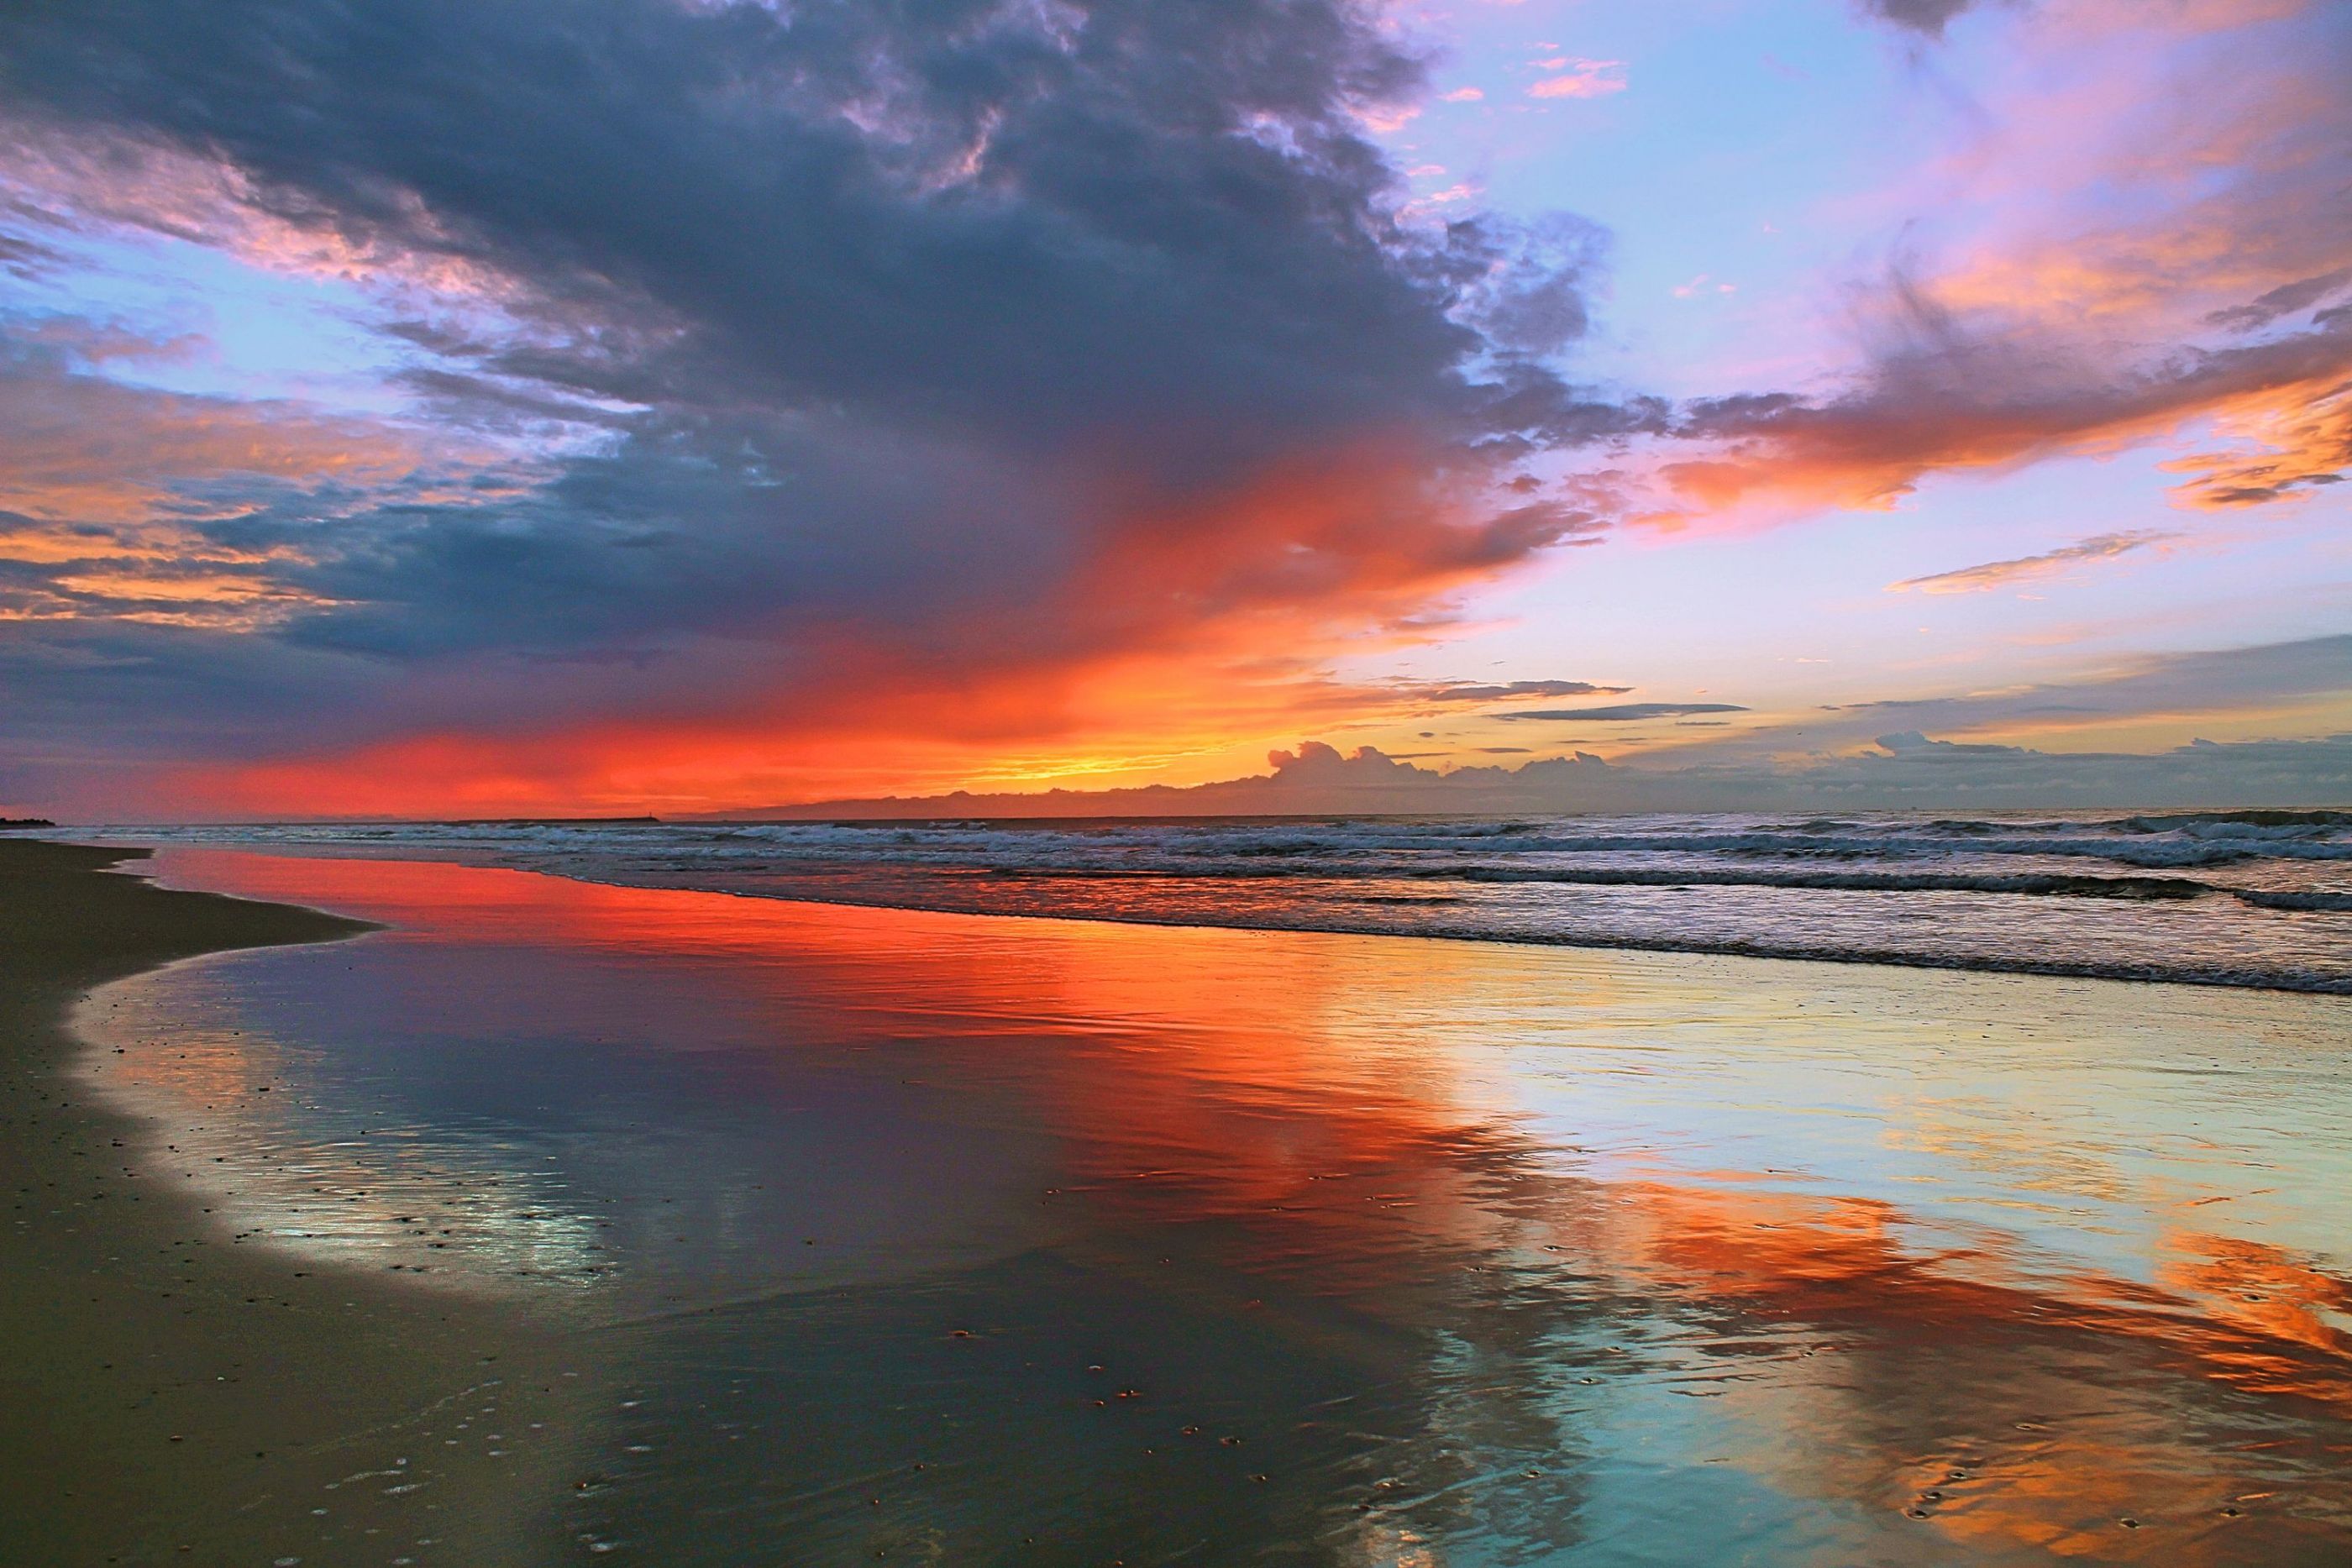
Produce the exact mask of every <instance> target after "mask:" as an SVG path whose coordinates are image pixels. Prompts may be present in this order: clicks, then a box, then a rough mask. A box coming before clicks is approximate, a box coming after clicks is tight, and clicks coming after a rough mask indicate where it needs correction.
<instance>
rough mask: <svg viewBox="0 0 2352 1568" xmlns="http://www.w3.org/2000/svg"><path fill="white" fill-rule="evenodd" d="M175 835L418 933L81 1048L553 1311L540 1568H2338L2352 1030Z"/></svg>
mask: <svg viewBox="0 0 2352 1568" xmlns="http://www.w3.org/2000/svg"><path fill="white" fill-rule="evenodd" d="M157 864H158V867H159V868H160V873H161V874H162V876H163V879H164V880H166V881H169V882H172V883H175V884H179V885H187V886H200V887H205V888H210V889H214V890H217V891H223V892H228V893H234V894H243V895H247V896H253V897H262V898H270V899H277V900H281V901H287V902H293V903H300V904H313V905H317V906H320V907H322V908H328V909H332V910H336V911H339V912H342V913H348V914H352V915H360V916H362V917H365V918H367V919H371V920H375V921H379V922H382V923H383V924H384V925H386V926H387V927H388V929H386V930H384V931H383V932H380V933H377V934H374V935H371V936H364V937H361V938H358V939H355V940H352V941H348V942H342V943H336V944H331V945H328V946H317V947H305V948H289V949H274V950H267V951H260V952H250V953H239V954H228V955H218V956H212V957H207V958H203V959H198V960H194V961H192V962H189V963H186V964H183V965H179V966H176V967H172V968H169V969H165V970H162V971H158V972H156V973H154V974H151V975H148V976H144V977H139V978H136V979H133V980H129V981H125V982H121V983H120V984H117V985H115V986H112V987H110V988H106V989H104V990H101V991H100V992H98V993H96V994H94V995H93V996H92V998H90V999H89V1001H88V1002H87V1003H85V1004H84V1005H83V1007H82V1009H81V1011H80V1014H79V1027H80V1029H81V1030H82V1032H83V1034H84V1035H85V1037H86V1038H87V1039H89V1041H90V1050H89V1059H88V1067H87V1071H88V1072H89V1075H90V1076H91V1077H92V1078H93V1079H94V1080H96V1081H97V1082H100V1084H102V1085H103V1086H104V1088H105V1090H106V1092H107V1093H108V1094H109V1095H110V1097H112V1098H113V1099H114V1100H115V1101H116V1102H117V1103H121V1104H125V1105H128V1106H130V1107H132V1108H134V1109H135V1110H137V1111H138V1112H139V1113H141V1115H142V1117H144V1118H145V1121H146V1124H147V1125H148V1126H150V1127H151V1128H152V1143H151V1145H150V1146H149V1147H148V1148H147V1149H146V1150H145V1151H143V1153H142V1158H143V1159H144V1160H145V1162H146V1163H147V1166H148V1167H149V1168H150V1169H151V1171H152V1173H153V1174H154V1175H156V1176H159V1177H165V1178H168V1179H169V1180H171V1181H172V1182H173V1183H175V1184H177V1185H178V1186H180V1187H181V1188H182V1189H183V1190H184V1191H187V1192H190V1193H192V1194H194V1195H197V1196H199V1197H201V1198H202V1202H203V1206H204V1207H207V1208H209V1209H210V1210H211V1211H212V1212H211V1216H210V1219H209V1223H212V1224H214V1225H215V1226H217V1227H218V1228H219V1229H220V1230H221V1231H222V1232H225V1233H226V1235H228V1236H231V1237H235V1238H237V1239H241V1241H242V1243H243V1244H247V1245H257V1246H264V1247H268V1248H274V1249H283V1250H284V1252H286V1253H287V1254H288V1255H289V1257H292V1258H296V1259H300V1260H307V1262H305V1263H302V1264H298V1265H297V1266H298V1267H308V1266H312V1265H315V1266H316V1267H319V1268H322V1269H340V1270H352V1271H355V1272H359V1271H363V1272H365V1273H367V1274H368V1275H370V1276H371V1277H373V1279H375V1280H377V1281H379V1282H385V1281H388V1282H389V1285H390V1288H397V1289H405V1290H413V1291H425V1292H430V1291H447V1292H463V1293H466V1294H467V1295H470V1296H474V1297H477V1298H488V1299H490V1300H494V1301H499V1302H501V1303H503V1304H504V1307H505V1309H506V1310H510V1311H511V1312H514V1313H516V1314H523V1315H528V1316H529V1317H530V1318H531V1319H532V1320H533V1321H535V1322H543V1323H552V1324H555V1325H557V1326H558V1328H559V1329H560V1330H561V1332H562V1333H563V1334H564V1335H565V1336H567V1342H568V1343H570V1344H571V1345H572V1347H573V1348H574V1349H575V1350H576V1355H577V1360H578V1362H579V1364H580V1370H581V1374H582V1375H583V1377H585V1378H586V1379H587V1380H588V1385H593V1388H594V1390H595V1394H594V1396H593V1400H591V1401H590V1403H591V1404H592V1405H593V1411H592V1413H591V1414H590V1415H589V1416H586V1417H584V1418H583V1420H582V1421H581V1422H580V1424H579V1425H578V1427H577V1429H576V1430H574V1431H572V1432H571V1433H570V1434H569V1440H570V1441H571V1442H572V1445H573V1452H574V1456H575V1460H576V1462H575V1464H574V1466H573V1469H574V1470H576V1472H577V1473H576V1475H575V1476H574V1477H573V1479H572V1481H571V1483H570V1484H569V1485H568V1486H567V1487H566V1488H565V1489H564V1490H562V1492H560V1493H558V1494H556V1495H546V1496H539V1495H533V1496H517V1497H515V1498H513V1499H512V1500H511V1503H512V1506H513V1507H514V1508H515V1509H516V1510H517V1511H523V1512H528V1513H530V1515H531V1516H532V1517H534V1518H536V1519H538V1520H539V1521H541V1523H540V1525H539V1526H537V1527H536V1529H537V1531H538V1536H537V1538H538V1539H539V1540H540V1542H541V1545H542V1547H543V1553H544V1559H543V1560H545V1561H548V1562H566V1561H572V1560H574V1559H576V1558H579V1557H580V1556H581V1555H582V1554H583V1553H593V1554H594V1555H596V1556H598V1557H600V1558H610V1559H614V1560H623V1561H628V1560H635V1561H641V1562H646V1563H664V1564H668V1563H743V1562H752V1561H759V1562H767V1561H779V1562H793V1563H830V1562H846V1561H849V1560H852V1559H856V1560H858V1561H873V1560H876V1559H877V1558H880V1557H885V1556H887V1558H889V1559H904V1558H914V1559H916V1560H919V1561H940V1562H951V1563H992V1562H1000V1561H1003V1562H1013V1561H1020V1562H1040V1563H1113V1562H1124V1563H1132V1564H1140V1563H1170V1562H1186V1563H1221V1562H1234V1561H1257V1560H1264V1559H1270V1560H1280V1561H1285V1562H1297V1563H1354V1564H1384V1565H1385V1564H1397V1565H1403V1564H1430V1565H1436V1564H1471V1563H1577V1564H1583V1563H1593V1564H1601V1563H2032V1562H2042V1561H2049V1560H2053V1559H2058V1558H2066V1559H2074V1560H2083V1561H2092V1562H2148V1563H2265V1564H2272V1563H2342V1562H2344V1561H2345V1560H2346V1559H2347V1553H2352V1140H2347V1135H2346V1134H2347V1128H2352V1000H2347V999H2346V998H2328V997H2311V996H2293V995H2284V994H2274V993H2264V992H2254V991H2222V990H2213V989H2196V988H2177V987H2167V986H2158V985H2147V984H2133V983H2127V982H2114V981H2090V980H2084V981H2072V980H2056V979H2048V978H2039V977H2000V976H1984V975H1963V974H1949V973H1938V972H1932V971H1918V970H1904V969H1892V968H1874V967H1860V966H1847V965H1837V966H1831V965H1812V964H1802V963H1790V962H1778V961H1767V960H1753V959H1733V958H1705V957H1690V956H1671V955H1650V954H1633V953H1606V952H1580V951H1575V950H1569V949H1553V948H1531V947H1510V946H1487V945H1482V944H1475V943H1457V942H1432V941H1422V940H1415V939H1412V938H1402V937H1386V936H1331V935H1315V934H1301V933H1262V932H1244V931H1218V930H1191V929H1179V928H1160V927H1150V926H1131V925H1102V924H1087V923H1083V922H1070V921H1048V920H1034V919H1018V918H986V917H979V916H970V915H939V914H926V913H915V912H906V911H894V910H882V909H853V908H837V907H828V906H823V905H814V904H793V903H785V902H778V901H772V900H761V899H747V898H736V897H729V896H725V895H721V894H704V893H690V892H671V891H648V890H642V889H626V888H613V887H604V886H597V885H591V884H585V883H572V882H566V881H562V880H557V879H553V878H549V877H544V876H538V875H531V874H527V873H515V872H506V871H493V870H482V869H476V868H469V867H465V866H459V865H450V864H436V863H423V862H386V861H366V860H326V859H301V858H293V857H281V856H265V855H256V854H247V853H238V852H224V851H213V850H170V851H166V852H164V853H163V855H161V856H160V857H159V860H158V862H157ZM495 1425H496V1423H494V1422H493V1423H490V1426H492V1427H494V1426H495ZM446 1440H448V1441H452V1442H454V1441H457V1438H456V1437H451V1438H448V1439H446ZM465 1440H467V1441H481V1442H488V1441H491V1440H492V1438H491V1434H490V1432H489V1430H488V1428H487V1427H486V1429H485V1430H484V1431H482V1432H479V1433H476V1432H472V1431H471V1430H470V1429H468V1431H467V1434H466V1437H465ZM499 1440H504V1439H503V1438H500V1439H499ZM410 1550H412V1551H413V1550H415V1549H414V1548H411V1549H410Z"/></svg>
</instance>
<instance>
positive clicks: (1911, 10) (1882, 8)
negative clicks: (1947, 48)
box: [1863, 0, 1979, 38]
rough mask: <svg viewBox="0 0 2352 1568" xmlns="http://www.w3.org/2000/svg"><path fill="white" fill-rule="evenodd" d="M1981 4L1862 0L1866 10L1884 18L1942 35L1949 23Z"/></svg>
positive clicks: (1962, 0)
mask: <svg viewBox="0 0 2352 1568" xmlns="http://www.w3.org/2000/svg"><path fill="white" fill-rule="evenodd" d="M1978 4H1979V0H1863V9H1864V11H1865V12H1867V13H1868V14H1870V15H1871V16H1876V17H1878V18H1879V19H1880V20H1882V21H1887V22H1892V23H1894V24H1895V26H1900V27H1908V28H1910V29H1911V30H1912V31H1913V32H1915V33H1921V34H1925V35H1926V36H1927V37H1930V38H1940V37H1943V36H1944V27H1945V26H1946V24H1948V23H1949V22H1950V21H1951V19H1952V18H1953V17H1955V16H1958V15H1959V14H1960V13H1961V12H1963V11H1967V10H1970V9H1972V8H1973V7H1974V6H1976V5H1978Z"/></svg>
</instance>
